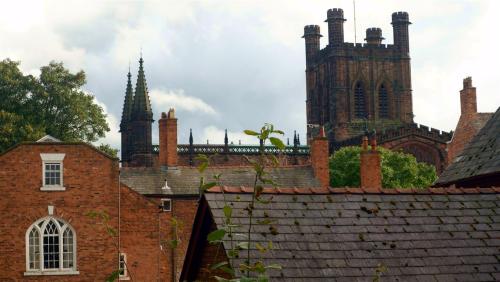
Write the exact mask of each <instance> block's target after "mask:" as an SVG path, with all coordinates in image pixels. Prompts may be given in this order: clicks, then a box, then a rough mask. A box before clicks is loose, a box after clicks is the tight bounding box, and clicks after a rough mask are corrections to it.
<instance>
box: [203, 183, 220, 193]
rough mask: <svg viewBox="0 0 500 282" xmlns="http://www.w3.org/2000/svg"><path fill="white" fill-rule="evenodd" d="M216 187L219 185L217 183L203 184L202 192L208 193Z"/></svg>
mask: <svg viewBox="0 0 500 282" xmlns="http://www.w3.org/2000/svg"><path fill="white" fill-rule="evenodd" d="M216 185H217V183H216V182H208V183H205V184H203V185H202V186H201V190H202V191H207V190H208V189H210V188H212V187H214V186H216Z"/></svg>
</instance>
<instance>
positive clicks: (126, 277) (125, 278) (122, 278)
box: [118, 276, 130, 281]
mask: <svg viewBox="0 0 500 282" xmlns="http://www.w3.org/2000/svg"><path fill="white" fill-rule="evenodd" d="M118 280H120V281H125V280H130V277H128V276H123V277H120V278H118Z"/></svg>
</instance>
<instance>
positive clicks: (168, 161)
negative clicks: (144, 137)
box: [158, 108, 177, 169]
mask: <svg viewBox="0 0 500 282" xmlns="http://www.w3.org/2000/svg"><path fill="white" fill-rule="evenodd" d="M158 125H159V131H160V156H159V163H160V167H161V168H162V169H169V168H170V169H171V168H176V167H177V119H176V118H175V110H174V109H173V108H171V109H170V110H169V111H168V114H166V113H165V112H163V113H161V118H160V120H159V121H158Z"/></svg>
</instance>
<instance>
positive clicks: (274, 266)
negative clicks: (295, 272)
mask: <svg viewBox="0 0 500 282" xmlns="http://www.w3.org/2000/svg"><path fill="white" fill-rule="evenodd" d="M266 269H282V267H281V265H279V264H269V265H266Z"/></svg>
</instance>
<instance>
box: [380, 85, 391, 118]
mask: <svg viewBox="0 0 500 282" xmlns="http://www.w3.org/2000/svg"><path fill="white" fill-rule="evenodd" d="M378 116H379V118H389V98H388V97H387V88H386V87H385V85H384V84H383V83H382V84H381V85H380V88H379V89H378Z"/></svg>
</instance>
